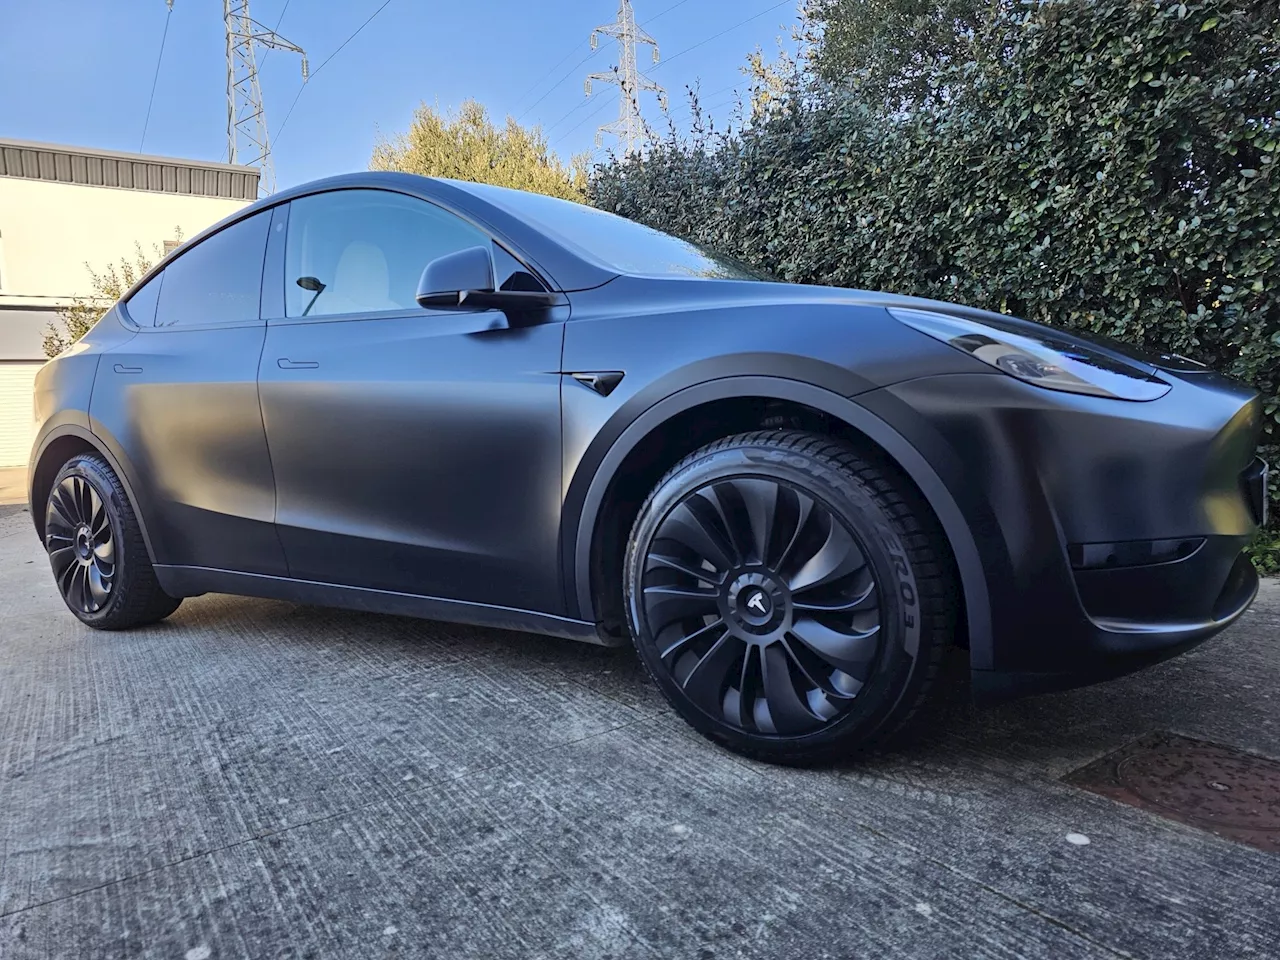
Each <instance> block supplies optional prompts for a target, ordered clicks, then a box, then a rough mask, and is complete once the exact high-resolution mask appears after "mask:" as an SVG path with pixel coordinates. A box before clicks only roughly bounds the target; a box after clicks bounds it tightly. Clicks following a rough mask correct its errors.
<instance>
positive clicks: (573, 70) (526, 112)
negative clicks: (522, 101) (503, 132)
mask: <svg viewBox="0 0 1280 960" xmlns="http://www.w3.org/2000/svg"><path fill="white" fill-rule="evenodd" d="M579 46H581V44H579ZM599 52H600V51H599V50H592V51H591V52H590V53H588V54H587V55H586V56H585V57H583V58H582V59H581V60H579V61H578V62H577V63H575V64H574V65H573V66H572V67H570V68H569V72H568V73H566V74H565V75H564V76H563V77H561V78H560V79H559V80H557V81H556V82H555V83H553V84H552V85H551V86H550V87H548V88H547V92H546V93H544V94H543V95H542V96H540V97H539V98H538V99H537V100H535V101H533V103H531V104H529V106H528V107H526V108H525V110H524V111H523V112H522V113H521V114H520V116H518V117H516V122H517V123H518V122H520V121H521V120H523V119H524V118H525V117H526V116H528V115H529V112H530V111H531V110H532V109H533V108H534V107H536V106H537V105H538V104H540V103H541V102H542V101H543V100H545V99H547V97H549V96H551V92H552V91H553V90H555V89H556V88H557V87H559V86H560V84H562V83H564V82H565V81H566V80H568V79H569V78H570V77H572V76H573V75H574V74H575V73H577V72H578V68H579V67H581V66H582V65H583V64H584V63H586V62H587V61H588V60H590V59H591V58H592V57H594V56H595V55H596V54H598V53H599ZM571 55H572V54H571ZM560 62H561V63H563V62H564V61H563V60H562V61H560Z"/></svg>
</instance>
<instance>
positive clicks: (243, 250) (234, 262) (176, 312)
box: [129, 210, 271, 327]
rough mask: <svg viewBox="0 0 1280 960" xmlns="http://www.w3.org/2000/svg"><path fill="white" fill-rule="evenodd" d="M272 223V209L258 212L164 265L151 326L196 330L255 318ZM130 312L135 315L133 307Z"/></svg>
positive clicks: (202, 241)
mask: <svg viewBox="0 0 1280 960" xmlns="http://www.w3.org/2000/svg"><path fill="white" fill-rule="evenodd" d="M270 224H271V211H270V210H264V211H263V212H262V213H256V214H254V215H253V216H252V217H249V218H248V219H246V220H241V221H240V222H239V223H235V224H232V225H231V226H229V227H227V228H226V229H225V230H220V231H218V232H217V233H215V234H214V235H213V236H211V237H208V238H207V239H205V240H201V241H200V242H199V243H198V244H196V245H195V246H194V247H192V248H191V249H190V250H187V251H186V252H185V253H183V254H181V255H180V256H178V257H177V258H176V259H175V260H174V261H173V262H172V263H170V264H169V265H168V266H167V267H165V268H164V274H163V276H164V283H163V284H161V286H160V303H159V306H158V307H157V309H156V313H155V317H156V322H155V325H156V326H157V327H173V326H179V327H194V326H203V325H207V324H220V323H244V322H245V321H247V320H257V319H258V303H259V300H260V298H261V295H262V258H263V256H264V255H265V253H266V249H267V228H268V227H269V226H270ZM141 292H142V291H139V293H141ZM135 296H136V294H135ZM130 302H131V303H132V298H131V300H130ZM129 312H130V315H133V310H132V308H130V311H129ZM134 319H135V320H137V319H138V318H137V317H136V316H135V317H134ZM138 322H140V323H142V322H143V321H141V320H139V321H138Z"/></svg>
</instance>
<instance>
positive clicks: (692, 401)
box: [563, 376, 991, 669]
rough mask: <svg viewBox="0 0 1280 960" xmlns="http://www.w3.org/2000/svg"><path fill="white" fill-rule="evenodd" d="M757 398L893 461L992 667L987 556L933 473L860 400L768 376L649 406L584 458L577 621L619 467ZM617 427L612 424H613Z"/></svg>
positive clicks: (569, 533) (977, 658) (575, 572)
mask: <svg viewBox="0 0 1280 960" xmlns="http://www.w3.org/2000/svg"><path fill="white" fill-rule="evenodd" d="M737 397H752V398H760V399H766V400H780V401H787V402H792V403H798V404H803V405H805V406H808V407H811V408H813V409H815V410H819V411H821V412H823V413H826V414H828V415H829V416H832V417H834V418H836V419H838V420H841V421H842V422H844V423H846V424H848V425H849V426H850V427H852V428H853V429H855V430H857V431H858V432H860V433H861V434H863V435H864V436H866V437H867V438H868V439H870V440H871V441H872V442H874V443H875V444H876V445H877V446H879V447H880V448H881V449H882V450H884V452H885V453H886V454H888V455H889V457H891V458H892V459H893V460H894V461H895V462H896V463H897V465H898V466H899V468H900V469H901V470H902V471H903V472H904V473H906V474H907V476H909V477H910V478H911V480H912V481H913V482H914V483H915V484H916V486H917V487H918V488H919V490H920V492H921V493H922V494H923V495H924V497H925V499H926V500H927V501H928V503H929V505H930V507H931V508H932V509H933V511H934V514H935V515H936V516H937V518H938V520H939V522H940V523H941V525H942V528H943V531H944V533H945V534H946V536H947V538H948V540H949V541H950V544H951V549H952V553H953V554H954V556H955V560H956V564H957V567H958V569H959V574H960V581H961V588H962V590H963V592H964V598H965V607H966V613H967V616H968V635H969V644H970V657H971V662H972V666H973V667H974V668H975V669H988V668H989V666H990V660H991V616H990V605H989V599H988V597H989V591H988V587H987V580H986V574H985V572H984V569H983V564H982V559H981V555H980V553H979V550H978V546H977V544H976V542H975V540H974V537H973V533H972V531H971V530H970V526H969V523H968V521H967V520H966V518H965V515H964V513H963V512H962V511H961V509H960V507H959V505H958V504H957V502H956V500H955V498H954V497H953V496H952V494H951V491H950V490H949V489H948V487H947V485H946V484H945V483H944V482H943V480H942V479H941V477H940V476H939V474H938V472H937V470H935V468H934V466H933V465H932V464H931V463H930V462H929V461H928V460H926V459H925V457H924V456H923V455H922V454H921V453H920V451H919V450H917V449H916V448H915V447H914V446H913V445H912V444H911V443H910V442H908V441H907V440H906V439H905V438H904V437H903V436H902V434H900V433H899V432H898V431H897V430H896V429H895V428H894V427H893V426H891V425H890V424H889V423H887V422H886V421H885V420H883V419H881V418H880V417H879V416H877V415H875V414H873V413H871V412H870V411H869V410H867V409H866V408H865V407H863V406H861V405H860V404H858V403H857V402H855V401H854V400H851V399H849V398H847V397H844V396H841V395H840V394H839V393H836V392H834V391H832V390H828V389H824V388H822V387H818V386H814V385H812V384H809V383H803V382H801V381H798V380H790V379H786V378H783V377H770V376H727V377H721V378H717V379H712V380H706V381H704V382H701V383H697V384H692V385H690V386H688V387H685V388H684V389H682V390H679V391H677V392H675V393H673V394H671V395H669V396H667V397H665V398H664V399H662V400H660V401H658V402H656V403H653V404H652V405H649V406H647V407H646V408H645V409H644V410H643V411H642V412H640V413H638V414H637V415H636V416H634V418H632V419H631V420H630V421H629V423H627V425H626V426H625V428H623V429H621V431H620V432H619V433H618V435H617V437H616V439H613V440H611V441H608V440H606V441H604V442H602V443H601V444H599V445H595V444H593V445H592V446H591V447H589V448H588V451H587V453H586V454H585V455H584V456H583V457H582V458H581V460H580V461H579V463H578V467H577V469H576V471H575V472H574V475H573V478H572V480H570V482H569V484H568V490H567V495H566V498H565V508H564V516H565V528H564V532H565V537H566V541H565V542H566V545H567V547H568V549H566V550H565V552H564V557H563V562H564V564H565V569H564V576H565V583H566V584H567V585H568V587H569V591H568V592H569V597H570V602H571V603H573V602H576V604H577V611H576V615H577V616H579V617H581V618H582V619H585V620H590V619H595V618H596V614H595V611H596V605H595V601H594V598H593V596H592V589H591V549H592V543H593V540H594V535H595V530H596V525H597V523H598V521H599V518H600V511H601V508H602V506H603V504H604V501H605V496H606V494H607V492H608V489H609V485H610V483H611V481H612V480H613V478H614V476H615V475H616V474H617V471H618V469H619V467H620V465H621V464H622V463H623V462H624V461H625V460H626V458H627V456H628V454H630V453H631V452H632V451H633V450H634V449H635V448H636V447H637V446H638V445H639V444H640V443H641V442H642V441H643V440H644V439H645V438H646V437H647V436H649V435H650V434H651V433H652V432H653V431H655V430H661V429H662V428H663V425H664V424H665V423H667V422H668V421H670V420H671V419H672V418H673V417H675V416H677V415H679V414H681V413H683V412H685V411H687V410H690V409H692V408H693V407H696V406H700V405H702V404H706V403H711V402H714V401H717V400H725V399H732V398H737ZM611 422H612V421H611Z"/></svg>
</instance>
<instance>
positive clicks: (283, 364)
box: [276, 357, 320, 370]
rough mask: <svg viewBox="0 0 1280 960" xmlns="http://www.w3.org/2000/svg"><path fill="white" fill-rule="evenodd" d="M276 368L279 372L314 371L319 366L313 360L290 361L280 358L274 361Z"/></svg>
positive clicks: (286, 358)
mask: <svg viewBox="0 0 1280 960" xmlns="http://www.w3.org/2000/svg"><path fill="white" fill-rule="evenodd" d="M276 366H277V367H279V368H280V369H281V370H315V369H316V368H317V367H319V366H320V364H318V363H316V362H315V361H314V360H290V359H289V358H288V357H281V358H280V359H279V360H277V361H276Z"/></svg>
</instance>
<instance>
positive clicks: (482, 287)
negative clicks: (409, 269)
mask: <svg viewBox="0 0 1280 960" xmlns="http://www.w3.org/2000/svg"><path fill="white" fill-rule="evenodd" d="M415 299H416V300H417V301H418V305H419V306H420V307H426V308H431V309H436V310H507V311H521V310H538V309H543V308H546V307H551V306H555V305H556V304H558V303H561V302H562V298H561V297H560V296H559V295H557V294H554V293H548V292H546V291H544V290H495V289H494V279H493V255H492V254H491V253H490V251H489V248H488V247H468V248H467V249H466V250H459V251H458V252H457V253H450V254H447V255H446V256H443V257H438V258H437V259H435V260H432V261H431V262H430V263H429V264H427V268H426V269H425V270H423V271H422V279H421V280H419V281H418V293H417V296H416V298H415Z"/></svg>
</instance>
